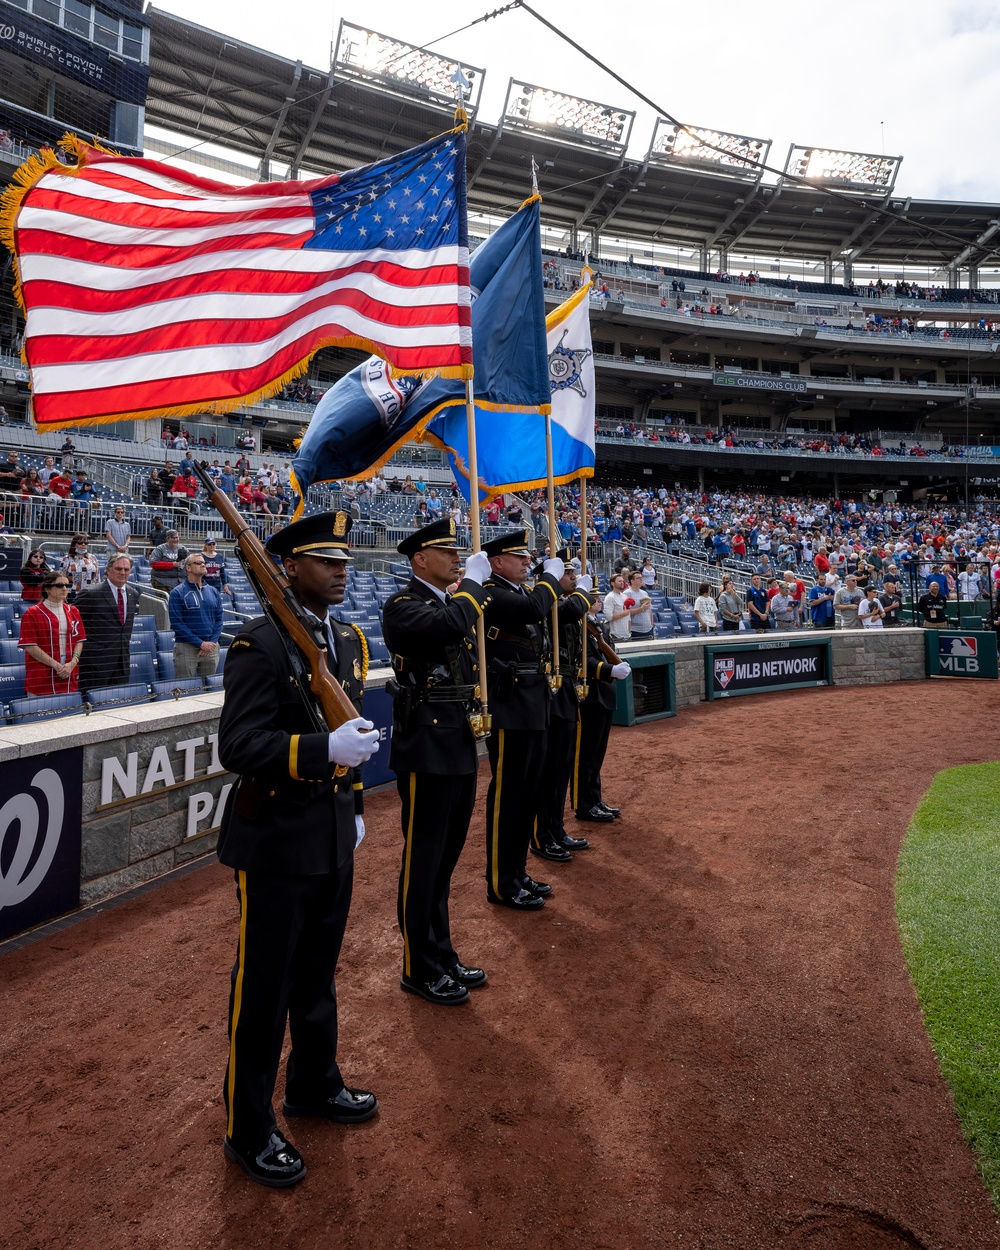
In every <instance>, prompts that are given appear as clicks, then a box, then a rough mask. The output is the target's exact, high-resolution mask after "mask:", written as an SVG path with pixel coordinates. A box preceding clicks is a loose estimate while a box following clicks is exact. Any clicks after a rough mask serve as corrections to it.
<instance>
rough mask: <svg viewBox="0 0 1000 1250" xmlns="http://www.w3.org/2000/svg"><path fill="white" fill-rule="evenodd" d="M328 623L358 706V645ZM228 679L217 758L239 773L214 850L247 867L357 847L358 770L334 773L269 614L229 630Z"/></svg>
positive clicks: (291, 862) (283, 867)
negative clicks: (236, 631) (340, 775)
mask: <svg viewBox="0 0 1000 1250" xmlns="http://www.w3.org/2000/svg"><path fill="white" fill-rule="evenodd" d="M331 625H332V628H333V634H334V638H335V640H336V644H337V664H336V672H335V673H334V674H333V676H334V677H335V678H336V679H337V681H339V682H340V683H341V685H342V686H343V687H344V690H345V691H346V692H347V695H348V697H349V698H350V699H351V701H352V702H353V703H354V705H355V707H358V708H360V705H361V693H362V690H363V670H364V667H365V652H364V645H363V643H362V640H361V637H360V635H359V634H358V632H357V631H356V630H354V629H352V628H351V626H349V625H342V624H341V623H340V622H339V621H332V620H331ZM225 689H226V701H225V704H224V706H223V709H222V719H221V722H220V724H219V760H220V761H221V763H222V765H223V767H225V768H228V769H229V770H230V771H232V772H234V773H239V774H240V782H239V786H238V787H237V788H236V790H235V791H234V792H233V794H232V795H231V796H230V800H229V802H228V803H227V804H226V812H225V815H224V816H223V819H222V829H221V832H220V834H219V851H218V853H219V859H220V860H221V861H222V863H224V864H227V865H228V866H229V867H230V868H245V869H247V870H248V871H253V872H278V873H294V874H302V875H306V876H312V875H316V874H320V873H326V872H330V871H332V870H333V869H334V868H335V867H336V865H337V864H338V863H339V862H342V861H343V860H344V859H345V858H349V857H350V856H351V854H352V853H353V850H354V843H355V822H354V816H355V814H356V813H358V814H360V812H361V811H362V810H363V799H362V791H361V774H360V770H357V769H356V770H354V773H353V774H352V773H348V774H347V775H346V776H344V777H343V778H340V779H337V780H334V776H333V772H334V765H333V764H331V763H330V762H329V734H328V733H326V732H323V733H317V732H316V730H315V728H314V727H313V722H312V719H311V717H310V716H309V713H308V711H307V709H306V706H305V705H304V703H303V697H302V694H301V692H300V691H299V688H298V685H297V684H296V681H295V678H294V677H293V675H292V672H291V668H290V665H289V663H288V657H287V655H286V653H285V648H284V646H283V644H282V641H281V639H280V638H279V636H278V634H277V632H276V631H275V629H274V627H273V626H272V625H271V624H270V623H269V622H268V620H267V619H266V618H265V617H259V618H257V619H256V620H253V621H250V623H249V624H247V625H246V626H244V628H243V629H242V630H241V631H240V633H239V634H238V635H237V636H236V638H235V639H234V640H233V643H232V645H231V646H230V648H229V654H228V655H227V657H226V670H225Z"/></svg>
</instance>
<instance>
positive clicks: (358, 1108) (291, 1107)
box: [281, 1085, 378, 1124]
mask: <svg viewBox="0 0 1000 1250" xmlns="http://www.w3.org/2000/svg"><path fill="white" fill-rule="evenodd" d="M281 1110H282V1113H283V1114H284V1115H286V1116H295V1115H321V1116H323V1117H324V1118H325V1119H327V1120H332V1121H333V1123H334V1124H360V1123H361V1121H362V1120H370V1119H371V1118H372V1116H373V1115H374V1114H375V1113H376V1112H377V1111H378V1099H377V1098H376V1097H375V1095H374V1094H372V1093H370V1092H369V1091H368V1090H367V1089H348V1088H347V1086H346V1085H345V1086H344V1088H343V1089H342V1090H341V1091H340V1093H339V1094H331V1095H330V1097H329V1098H324V1099H323V1100H322V1101H321V1102H308V1103H296V1102H289V1101H288V1099H287V1098H286V1099H285V1101H284V1102H283V1103H282V1104H281Z"/></svg>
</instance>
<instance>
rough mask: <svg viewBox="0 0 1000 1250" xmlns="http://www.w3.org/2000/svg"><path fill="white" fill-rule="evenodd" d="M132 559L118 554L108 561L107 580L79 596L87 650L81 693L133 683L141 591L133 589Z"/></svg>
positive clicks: (81, 661) (126, 554) (84, 659)
mask: <svg viewBox="0 0 1000 1250" xmlns="http://www.w3.org/2000/svg"><path fill="white" fill-rule="evenodd" d="M131 572H132V557H131V556H130V555H129V554H128V553H127V552H118V553H116V554H114V555H111V556H109V557H108V564H107V568H106V569H105V580H104V581H103V582H101V584H100V585H99V586H94V587H92V589H90V590H86V591H84V593H83V594H82V595H78V596H77V598H76V601H75V603H74V607H75V608H76V609H77V610H78V611H79V613H80V619H81V620H82V621H83V627H84V630H85V632H86V638H87V646H86V648H85V650H84V653H83V656H82V657H81V660H80V689H81V690H84V691H87V690H98V689H104V688H106V687H107V686H121V685H124V684H125V683H126V682H127V681H128V679H129V647H130V643H131V639H132V626H133V625H134V624H135V614H136V611H137V610H138V606H139V591H138V590H137V589H135V588H134V587H132V586H129V585H128V584H127V583H128V579H129V574H130V573H131Z"/></svg>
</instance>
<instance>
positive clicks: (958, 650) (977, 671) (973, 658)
mask: <svg viewBox="0 0 1000 1250" xmlns="http://www.w3.org/2000/svg"><path fill="white" fill-rule="evenodd" d="M924 653H925V656H926V660H927V676H928V677H990V678H994V679H995V678H996V676H997V636H996V634H994V633H992V632H990V633H987V632H986V631H977V632H975V633H967V634H961V633H959V632H958V631H957V630H944V629H929V630H927V631H926V632H925V633H924Z"/></svg>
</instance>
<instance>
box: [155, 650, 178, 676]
mask: <svg viewBox="0 0 1000 1250" xmlns="http://www.w3.org/2000/svg"><path fill="white" fill-rule="evenodd" d="M172 647H173V644H171V650H170V651H157V653H156V667H157V669H158V670H159V674H160V681H173V680H174V653H173V649H172Z"/></svg>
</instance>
